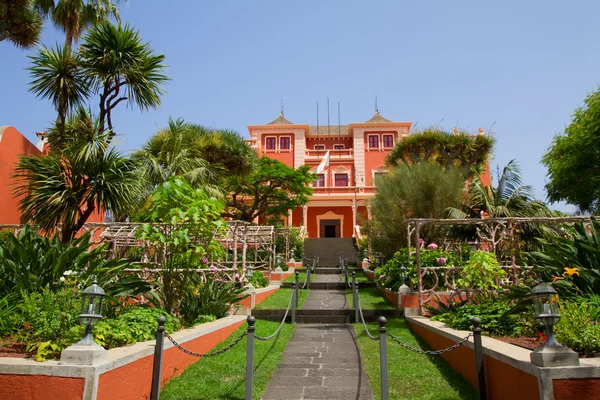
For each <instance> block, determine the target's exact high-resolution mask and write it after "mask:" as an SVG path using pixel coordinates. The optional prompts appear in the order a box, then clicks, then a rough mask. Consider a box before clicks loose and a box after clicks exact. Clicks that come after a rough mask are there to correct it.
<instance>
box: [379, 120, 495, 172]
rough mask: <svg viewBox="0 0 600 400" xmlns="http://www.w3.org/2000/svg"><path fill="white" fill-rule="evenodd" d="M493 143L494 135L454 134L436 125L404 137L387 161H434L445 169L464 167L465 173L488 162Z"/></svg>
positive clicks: (397, 163) (390, 162)
mask: <svg viewBox="0 0 600 400" xmlns="http://www.w3.org/2000/svg"><path fill="white" fill-rule="evenodd" d="M493 147H494V139H493V138H492V137H490V136H487V135H471V134H468V133H466V132H459V133H456V134H451V133H447V132H443V131H441V130H439V129H437V128H429V129H426V130H424V131H422V132H418V133H413V134H411V135H409V136H407V137H405V138H403V139H402V140H400V141H398V144H396V146H395V147H394V149H393V150H392V151H391V152H390V154H389V155H388V156H387V158H386V163H387V164H388V165H392V166H394V165H410V164H417V163H421V162H425V163H429V162H434V163H437V164H439V165H441V166H443V167H444V168H445V169H446V171H450V170H451V169H452V168H462V170H463V172H464V173H465V174H470V173H471V172H472V170H473V169H475V170H477V171H479V170H480V169H481V168H482V167H484V166H485V163H486V162H487V160H488V156H489V154H490V152H491V151H492V148H493Z"/></svg>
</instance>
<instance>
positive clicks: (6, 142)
mask: <svg viewBox="0 0 600 400" xmlns="http://www.w3.org/2000/svg"><path fill="white" fill-rule="evenodd" d="M36 134H37V137H38V142H37V145H34V144H33V143H31V142H30V141H29V140H27V138H26V137H25V136H23V135H22V134H21V132H19V131H18V130H17V129H15V128H13V127H12V126H0V225H19V224H25V223H27V221H26V220H25V219H24V218H23V216H22V213H21V210H20V209H19V201H20V200H21V198H20V197H15V196H13V190H14V186H13V185H14V183H15V180H14V178H13V177H12V175H13V174H14V170H15V166H16V163H17V161H18V160H19V156H21V155H25V156H30V155H34V156H40V157H42V156H45V155H47V154H48V143H47V141H46V140H45V133H44V132H37V133H36ZM103 221H104V212H102V211H100V212H98V211H96V212H94V213H93V214H92V215H91V216H90V218H89V219H88V222H103Z"/></svg>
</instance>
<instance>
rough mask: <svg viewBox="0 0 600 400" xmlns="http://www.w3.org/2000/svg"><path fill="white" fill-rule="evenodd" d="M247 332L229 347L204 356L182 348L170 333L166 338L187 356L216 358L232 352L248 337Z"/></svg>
mask: <svg viewBox="0 0 600 400" xmlns="http://www.w3.org/2000/svg"><path fill="white" fill-rule="evenodd" d="M246 334H247V332H244V333H242V335H241V336H240V337H238V338H237V339H235V340H234V341H233V342H232V343H231V344H230V345H229V346H227V347H225V348H222V349H221V350H217V351H215V352H213V353H204V354H200V353H194V352H193V351H190V350H188V349H185V348H183V347H181V345H180V344H179V343H177V342H176V341H175V339H173V338H172V337H171V335H169V334H168V333H166V332H165V336H166V337H167V339H169V340H170V341H171V343H173V346H175V347H177V348H178V349H179V350H181V351H183V352H184V353H185V354H188V355H190V356H193V357H214V356H218V355H220V354H223V353H225V352H226V351H227V350H230V349H231V348H232V347H233V346H235V345H236V344H238V342H239V341H240V340H242V338H243V337H244V336H246Z"/></svg>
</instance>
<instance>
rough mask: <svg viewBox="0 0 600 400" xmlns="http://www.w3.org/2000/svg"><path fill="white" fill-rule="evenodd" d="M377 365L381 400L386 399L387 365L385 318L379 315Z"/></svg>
mask: <svg viewBox="0 0 600 400" xmlns="http://www.w3.org/2000/svg"><path fill="white" fill-rule="evenodd" d="M377 322H379V367H380V369H381V400H388V396H389V394H388V365H387V342H386V336H387V330H386V328H385V325H386V324H387V319H385V317H379V318H378V319H377Z"/></svg>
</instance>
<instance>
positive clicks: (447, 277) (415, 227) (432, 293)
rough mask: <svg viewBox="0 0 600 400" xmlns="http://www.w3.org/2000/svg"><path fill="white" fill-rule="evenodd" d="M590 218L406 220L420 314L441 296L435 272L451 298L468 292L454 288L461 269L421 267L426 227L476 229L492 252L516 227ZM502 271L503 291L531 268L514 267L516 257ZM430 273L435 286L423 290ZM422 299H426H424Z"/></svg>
mask: <svg viewBox="0 0 600 400" xmlns="http://www.w3.org/2000/svg"><path fill="white" fill-rule="evenodd" d="M590 220H591V217H549V218H517V217H515V218H484V219H429V218H411V219H408V220H407V233H408V235H407V236H408V261H409V262H410V258H411V255H413V254H414V256H415V264H416V267H417V268H416V272H417V297H418V305H419V306H418V310H419V314H421V315H422V314H423V305H424V304H426V303H428V302H430V301H431V300H433V299H434V298H436V299H437V300H438V301H440V296H439V295H438V293H437V290H436V289H438V288H439V286H440V278H439V275H438V272H441V271H443V272H445V274H444V283H443V286H445V287H446V288H447V289H450V291H451V295H450V298H452V297H453V296H458V297H461V292H462V293H465V294H466V296H467V298H468V296H469V295H470V293H471V292H470V291H469V290H467V289H461V288H458V287H457V285H456V279H455V277H456V275H458V274H459V273H460V270H461V268H460V267H454V266H449V267H425V268H423V267H421V246H420V245H419V243H420V242H421V228H422V227H423V226H425V225H436V226H457V225H475V226H476V234H477V237H478V238H479V240H480V244H481V243H483V244H485V246H487V247H488V249H490V250H492V251H495V250H496V249H497V247H498V245H499V244H500V243H501V242H502V241H504V240H513V238H514V234H515V228H516V226H517V225H519V224H524V223H534V224H562V223H576V222H588V221H590ZM413 234H414V238H415V241H414V243H415V251H414V252H412V251H411V244H412V241H411V237H412V236H413ZM501 268H502V269H504V270H505V271H507V272H508V274H507V278H506V279H505V280H503V281H497V282H496V284H497V285H498V286H499V287H502V286H503V285H505V284H512V285H516V284H518V283H519V275H520V274H522V273H523V272H524V271H526V270H530V269H532V268H533V267H532V266H518V265H516V264H515V257H514V256H513V257H512V259H511V265H501ZM429 272H430V273H432V274H433V276H434V284H433V286H432V287H431V288H428V289H425V288H424V285H423V278H424V277H425V276H426V274H427V273H429ZM424 297H425V299H423V298H424Z"/></svg>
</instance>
